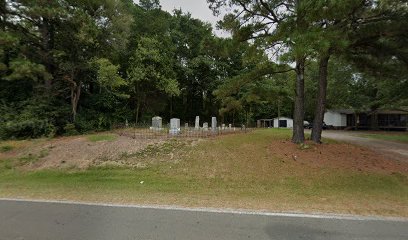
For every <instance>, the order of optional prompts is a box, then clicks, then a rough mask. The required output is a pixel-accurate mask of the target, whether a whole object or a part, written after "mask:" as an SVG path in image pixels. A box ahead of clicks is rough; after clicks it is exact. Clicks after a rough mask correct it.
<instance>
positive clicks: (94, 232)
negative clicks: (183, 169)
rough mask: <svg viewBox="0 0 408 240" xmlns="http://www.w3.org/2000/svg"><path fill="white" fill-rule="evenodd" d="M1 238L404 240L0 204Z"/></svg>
mask: <svg viewBox="0 0 408 240" xmlns="http://www.w3.org/2000/svg"><path fill="white" fill-rule="evenodd" d="M0 239H1V240H3V239H4V240H6V239H7V240H10V239H12V240H14V239H16V240H17V239H18V240H23V239H24V240H34V239H35V240H36V239H38V240H47V239H50V240H51V239H52V240H54V239H60V240H65V239H67V240H68V239H78V240H79V239H87V240H92V239H98V240H105V239H106V240H108V239H109V240H111V239H115V240H122V239H126V240H130V239H135V240H136V239H137V240H156V239H163V240H170V239H172V240H173V239H174V240H208V239H211V240H218V239H222V240H243V239H246V240H247V239H256V240H267V239H269V240H271V239H280V240H285V239H290V240H292V239H334V240H338V239H339V240H340V239H341V240H343V239H344V240H349V239H374V240H375V239H378V240H380V239H381V240H383V239H388V240H405V239H408V222H407V220H404V219H369V218H367V219H363V218H355V217H335V216H333V217H331V216H317V215H314V216H306V215H304V216H303V215H296V214H286V215H285V214H256V213H242V212H220V211H215V210H213V211H206V210H203V209H202V210H194V209H171V208H162V209H160V208H147V207H136V206H98V205H90V204H75V203H57V202H53V203H52V202H29V201H14V200H0Z"/></svg>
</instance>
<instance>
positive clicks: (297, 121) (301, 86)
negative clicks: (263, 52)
mask: <svg viewBox="0 0 408 240" xmlns="http://www.w3.org/2000/svg"><path fill="white" fill-rule="evenodd" d="M304 73H305V59H304V58H302V59H297V60H296V96H295V109H294V113H293V136H292V142H293V143H296V144H298V143H303V142H304V141H305V132H304V127H303V121H304V117H305V78H304V76H305V74H304Z"/></svg>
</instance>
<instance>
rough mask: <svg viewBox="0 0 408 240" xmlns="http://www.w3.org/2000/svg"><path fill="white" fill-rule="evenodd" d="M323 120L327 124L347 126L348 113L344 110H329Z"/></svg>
mask: <svg viewBox="0 0 408 240" xmlns="http://www.w3.org/2000/svg"><path fill="white" fill-rule="evenodd" d="M323 121H324V123H326V125H327V126H333V127H347V114H346V113H345V112H342V111H336V110H327V112H326V113H325V114H324V120H323Z"/></svg>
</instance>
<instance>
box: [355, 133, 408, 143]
mask: <svg viewBox="0 0 408 240" xmlns="http://www.w3.org/2000/svg"><path fill="white" fill-rule="evenodd" d="M360 136H362V137H366V138H374V139H380V140H386V141H395V142H403V143H408V134H362V135H360Z"/></svg>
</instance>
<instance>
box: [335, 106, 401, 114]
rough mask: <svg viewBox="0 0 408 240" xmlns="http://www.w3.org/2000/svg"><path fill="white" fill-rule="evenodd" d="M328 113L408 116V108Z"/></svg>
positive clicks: (346, 110) (340, 110)
mask: <svg viewBox="0 0 408 240" xmlns="http://www.w3.org/2000/svg"><path fill="white" fill-rule="evenodd" d="M327 112H337V113H342V114H354V113H355V112H360V113H367V114H372V113H377V114H408V107H401V108H399V109H385V108H384V109H377V110H376V111H370V110H365V111H355V110H353V109H327Z"/></svg>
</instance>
